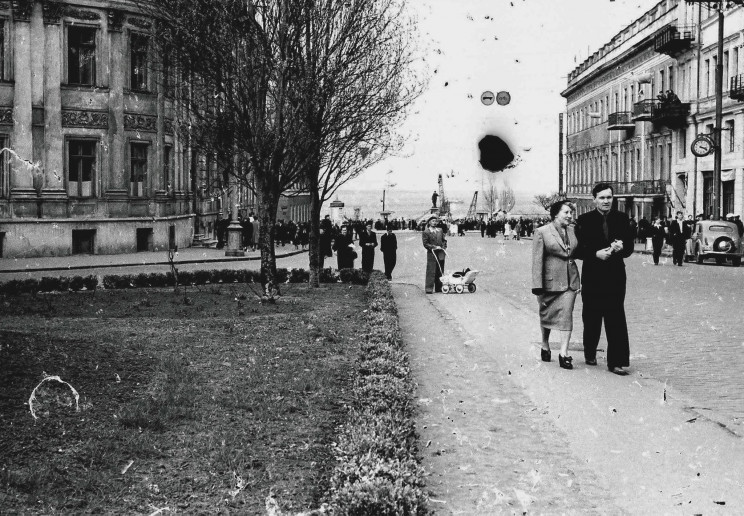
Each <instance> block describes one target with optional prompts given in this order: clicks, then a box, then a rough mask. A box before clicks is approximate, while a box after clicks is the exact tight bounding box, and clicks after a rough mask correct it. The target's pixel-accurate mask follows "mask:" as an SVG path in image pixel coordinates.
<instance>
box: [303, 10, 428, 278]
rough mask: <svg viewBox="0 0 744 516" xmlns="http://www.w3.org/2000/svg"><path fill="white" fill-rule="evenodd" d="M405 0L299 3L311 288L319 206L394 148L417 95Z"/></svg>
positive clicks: (316, 274) (316, 266) (317, 261)
mask: <svg viewBox="0 0 744 516" xmlns="http://www.w3.org/2000/svg"><path fill="white" fill-rule="evenodd" d="M407 19H408V18H407V16H406V15H405V0H375V1H370V0H347V1H346V2H339V1H337V0H313V1H312V2H311V1H308V2H307V3H306V12H305V34H304V36H305V37H304V39H303V40H302V41H301V43H302V44H301V56H300V59H299V60H298V62H299V65H300V67H301V75H302V77H303V81H302V82H301V83H300V86H301V87H302V88H301V89H300V90H298V91H297V92H296V93H297V94H298V98H297V105H298V106H299V107H300V115H301V116H302V118H303V122H304V124H305V129H306V131H307V136H308V137H307V138H306V140H305V141H306V143H307V144H308V148H307V149H305V154H306V156H307V157H308V159H307V161H306V166H305V168H304V179H305V181H306V183H305V184H306V186H307V188H308V190H309V192H310V195H311V205H310V211H311V229H310V253H309V254H310V256H309V259H310V283H311V285H314V286H318V278H319V269H320V246H319V236H320V234H319V233H320V232H319V225H320V211H321V207H322V205H323V203H324V202H326V201H328V200H330V198H331V196H332V195H333V194H334V193H335V192H336V190H338V188H339V187H340V186H341V185H343V184H344V183H346V182H347V181H349V180H350V179H352V178H354V177H357V176H358V175H359V174H360V173H361V172H362V171H363V170H364V169H366V168H367V167H369V166H370V165H372V164H374V163H377V162H379V161H380V160H381V159H382V158H384V157H385V156H386V155H388V154H390V153H391V152H394V151H395V150H397V149H399V148H400V146H401V144H402V141H401V139H399V138H398V137H396V135H395V133H394V128H395V127H396V126H397V124H398V123H399V122H400V121H401V120H402V118H403V117H404V115H405V113H406V109H407V108H408V107H409V106H410V105H411V103H412V102H413V100H414V99H415V98H417V97H418V95H419V94H420V93H421V82H420V81H419V80H418V79H417V77H416V76H415V75H414V74H413V72H412V69H411V66H410V65H411V63H412V60H413V58H412V48H411V42H410V37H409V34H411V32H412V30H413V27H409V26H406V21H405V20H407Z"/></svg>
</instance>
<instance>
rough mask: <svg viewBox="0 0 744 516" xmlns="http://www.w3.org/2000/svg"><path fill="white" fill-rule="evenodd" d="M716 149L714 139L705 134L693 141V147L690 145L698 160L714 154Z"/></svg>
mask: <svg viewBox="0 0 744 516" xmlns="http://www.w3.org/2000/svg"><path fill="white" fill-rule="evenodd" d="M714 148H715V143H714V142H713V139H712V138H711V137H710V136H708V135H705V134H700V135H698V137H697V138H695V139H694V140H692V145H690V150H691V151H692V153H693V154H694V155H695V156H697V157H698V158H702V157H705V156H708V155H709V154H711V153H712V152H713V150H714Z"/></svg>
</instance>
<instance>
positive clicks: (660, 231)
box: [649, 218, 666, 265]
mask: <svg viewBox="0 0 744 516" xmlns="http://www.w3.org/2000/svg"><path fill="white" fill-rule="evenodd" d="M649 234H650V235H651V247H652V248H653V255H652V256H653V258H654V265H659V257H660V256H661V250H662V249H663V248H664V241H665V240H666V231H665V230H664V225H663V223H662V220H661V219H660V218H656V219H654V222H653V223H652V224H651V228H650V229H649Z"/></svg>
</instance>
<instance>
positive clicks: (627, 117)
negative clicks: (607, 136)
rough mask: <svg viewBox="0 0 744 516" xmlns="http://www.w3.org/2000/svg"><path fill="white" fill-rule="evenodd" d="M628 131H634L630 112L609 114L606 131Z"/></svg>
mask: <svg viewBox="0 0 744 516" xmlns="http://www.w3.org/2000/svg"><path fill="white" fill-rule="evenodd" d="M630 129H635V122H633V114H632V113H631V112H630V111H618V112H617V113H610V115H609V116H608V117H607V130H609V131H620V130H630Z"/></svg>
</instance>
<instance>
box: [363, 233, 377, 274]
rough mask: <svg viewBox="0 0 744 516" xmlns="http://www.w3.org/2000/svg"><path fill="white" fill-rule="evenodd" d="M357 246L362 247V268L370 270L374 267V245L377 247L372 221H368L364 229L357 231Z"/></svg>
mask: <svg viewBox="0 0 744 516" xmlns="http://www.w3.org/2000/svg"><path fill="white" fill-rule="evenodd" d="M359 247H361V248H362V270H363V271H367V272H372V269H374V267H375V247H377V233H375V232H374V231H372V221H368V222H367V224H366V225H365V226H364V230H363V231H362V232H361V233H359Z"/></svg>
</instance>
